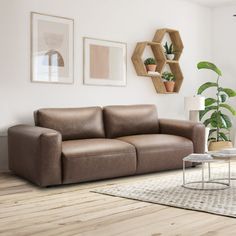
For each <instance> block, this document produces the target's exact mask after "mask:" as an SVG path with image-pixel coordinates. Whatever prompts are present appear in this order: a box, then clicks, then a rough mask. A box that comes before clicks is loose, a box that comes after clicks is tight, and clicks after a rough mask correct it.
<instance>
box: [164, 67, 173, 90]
mask: <svg viewBox="0 0 236 236" xmlns="http://www.w3.org/2000/svg"><path fill="white" fill-rule="evenodd" d="M161 78H162V79H163V80H164V85H165V87H166V91H167V92H173V91H174V87H175V76H174V75H173V74H172V73H171V72H168V71H165V72H164V73H163V74H162V76H161Z"/></svg>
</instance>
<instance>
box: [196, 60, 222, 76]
mask: <svg viewBox="0 0 236 236" xmlns="http://www.w3.org/2000/svg"><path fill="white" fill-rule="evenodd" d="M197 68H198V69H199V70H200V69H208V70H212V71H214V72H216V74H217V75H219V76H222V73H221V71H220V69H219V68H218V67H217V66H216V65H215V64H213V63H211V62H208V61H201V62H199V63H198V64H197Z"/></svg>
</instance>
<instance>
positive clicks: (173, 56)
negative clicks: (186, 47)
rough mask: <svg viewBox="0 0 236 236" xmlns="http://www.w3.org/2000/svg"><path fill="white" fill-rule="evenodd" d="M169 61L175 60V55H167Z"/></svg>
mask: <svg viewBox="0 0 236 236" xmlns="http://www.w3.org/2000/svg"><path fill="white" fill-rule="evenodd" d="M166 57H167V59H168V60H174V58H175V54H166Z"/></svg>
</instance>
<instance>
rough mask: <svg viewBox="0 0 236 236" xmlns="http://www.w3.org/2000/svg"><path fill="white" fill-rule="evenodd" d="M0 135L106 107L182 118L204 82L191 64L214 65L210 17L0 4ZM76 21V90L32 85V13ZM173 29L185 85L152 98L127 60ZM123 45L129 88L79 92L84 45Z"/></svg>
mask: <svg viewBox="0 0 236 236" xmlns="http://www.w3.org/2000/svg"><path fill="white" fill-rule="evenodd" d="M0 4H1V5H0V28H1V37H0V52H1V56H0V65H1V70H0V108H1V116H0V117H1V118H0V133H1V135H2V136H5V134H6V130H7V128H8V127H9V126H11V125H14V124H18V123H27V124H32V123H33V116H32V113H33V111H34V110H36V109H38V108H42V107H79V106H91V105H101V106H103V105H108V104H138V103H153V104H156V105H157V107H158V111H159V116H161V117H169V118H184V108H183V99H184V96H188V95H191V94H194V93H195V92H196V89H197V87H198V85H199V84H201V83H202V82H203V80H201V76H200V74H199V72H197V70H196V63H197V62H198V61H199V60H203V59H204V60H208V59H211V26H212V24H211V23H212V22H211V16H212V15H211V10H210V9H209V8H205V7H201V6H197V5H195V4H192V3H189V2H188V1H181V0H165V1H164V0H149V1H148V2H147V1H146V0H119V1H117V0H99V1H98V0H50V1H48V0H20V1H19V0H0ZM31 11H35V12H40V13H47V14H52V15H58V16H64V17H70V18H74V20H75V37H74V40H75V69H74V71H75V83H74V84H73V85H55V84H37V83H31V82H30V12H31ZM163 27H169V28H174V29H178V30H179V31H180V33H181V36H182V40H183V43H184V45H185V49H184V53H183V56H182V58H181V67H182V71H183V74H184V77H185V80H184V82H183V86H182V89H181V91H180V93H179V94H176V95H160V94H157V93H156V92H155V89H154V86H153V84H152V82H151V80H150V79H148V78H142V77H138V76H136V74H135V71H134V67H133V65H132V63H131V60H130V58H131V55H132V52H133V50H134V47H135V44H136V42H138V41H147V40H152V38H153V36H154V33H155V30H156V29H158V28H163ZM84 36H87V37H94V38H101V39H108V40H114V41H123V42H126V43H127V48H128V53H127V68H128V71H127V79H128V83H127V86H126V87H119V88H118V87H96V86H84V85H83V82H82V76H83V57H82V56H83V55H82V50H83V47H82V37H84ZM6 153H7V152H6V137H2V138H1V139H0V169H5V168H6V164H5V163H6V159H7V155H6Z"/></svg>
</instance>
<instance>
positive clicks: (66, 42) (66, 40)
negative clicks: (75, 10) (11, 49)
mask: <svg viewBox="0 0 236 236" xmlns="http://www.w3.org/2000/svg"><path fill="white" fill-rule="evenodd" d="M73 74H74V21H73V19H69V18H64V17H57V16H50V15H45V14H39V13H35V12H32V13H31V80H32V81H33V82H45V83H66V84H70V83H73V80H74V79H73Z"/></svg>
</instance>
